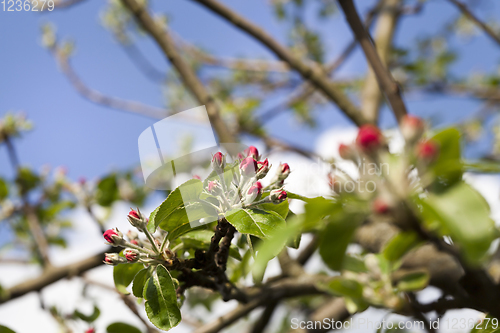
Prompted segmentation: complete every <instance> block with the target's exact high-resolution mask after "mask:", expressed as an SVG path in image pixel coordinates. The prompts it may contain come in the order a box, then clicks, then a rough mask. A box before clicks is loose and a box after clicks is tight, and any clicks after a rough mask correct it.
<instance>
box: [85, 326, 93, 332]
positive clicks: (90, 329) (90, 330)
mask: <svg viewBox="0 0 500 333" xmlns="http://www.w3.org/2000/svg"><path fill="white" fill-rule="evenodd" d="M85 333H95V329H94V328H92V327H91V328H89V329H88V330H86V331H85Z"/></svg>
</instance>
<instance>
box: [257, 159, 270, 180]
mask: <svg viewBox="0 0 500 333" xmlns="http://www.w3.org/2000/svg"><path fill="white" fill-rule="evenodd" d="M257 169H258V170H257V178H259V179H262V178H264V177H265V176H266V175H267V173H268V172H269V161H268V160H267V158H266V159H265V160H264V161H262V162H260V161H259V162H257Z"/></svg>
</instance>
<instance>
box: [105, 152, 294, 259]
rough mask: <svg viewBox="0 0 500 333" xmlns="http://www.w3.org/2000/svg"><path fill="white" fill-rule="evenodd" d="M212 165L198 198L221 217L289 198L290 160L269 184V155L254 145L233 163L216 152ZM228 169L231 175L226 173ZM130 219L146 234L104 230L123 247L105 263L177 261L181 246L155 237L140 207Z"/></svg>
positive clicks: (130, 221)
mask: <svg viewBox="0 0 500 333" xmlns="http://www.w3.org/2000/svg"><path fill="white" fill-rule="evenodd" d="M210 165H211V168H212V169H213V170H214V171H215V173H211V175H212V176H211V177H210V178H209V179H206V180H205V181H203V184H204V185H203V193H202V194H203V199H202V196H200V197H199V198H198V200H199V203H200V204H201V205H202V206H203V207H204V208H207V209H208V210H215V211H216V213H217V214H218V215H219V216H222V215H224V214H225V213H226V212H227V211H229V210H232V209H238V208H241V207H245V208H247V207H248V208H251V207H256V206H257V205H259V204H262V203H274V204H279V203H282V202H283V201H285V200H286V199H287V192H286V191H285V190H283V185H284V181H285V179H286V178H287V177H288V176H289V175H290V166H289V165H288V164H287V163H283V164H280V165H279V166H278V168H277V172H276V174H275V175H274V176H273V178H272V179H271V181H270V184H269V185H268V186H266V187H265V186H264V185H263V184H262V182H261V180H262V179H264V178H265V177H266V176H267V174H268V173H269V170H270V169H271V165H270V163H269V160H268V159H267V158H266V159H264V160H260V154H259V151H258V150H257V148H256V147H254V146H251V147H249V148H248V149H245V151H243V152H241V153H239V154H238V159H237V160H236V161H234V163H233V164H230V165H227V164H226V156H225V155H224V154H223V153H222V152H217V153H215V154H214V155H213V157H212V160H211V164H210ZM228 172H230V174H227V173H228ZM228 175H231V176H232V181H231V182H229V181H228V179H230V178H228V177H225V176H228ZM194 178H195V179H198V178H199V177H194ZM199 180H200V181H201V179H199ZM207 215H208V214H207ZM127 220H128V221H129V223H130V225H132V226H133V227H134V228H135V229H136V230H137V232H139V233H142V234H143V235H144V236H145V237H143V239H142V240H141V238H139V234H138V233H137V232H135V231H129V232H128V233H127V235H126V238H127V239H126V238H125V237H124V236H123V234H122V233H121V232H120V231H119V230H118V229H116V228H115V229H109V230H107V231H106V232H104V235H103V236H104V239H105V240H106V241H107V244H109V245H112V246H117V247H123V248H124V250H123V253H122V255H120V254H116V253H109V254H106V256H105V259H104V263H105V264H107V265H112V266H114V265H117V264H125V263H135V262H139V263H143V264H145V265H156V264H159V263H163V264H164V265H165V266H167V267H168V266H169V265H172V263H173V262H174V261H176V260H177V261H178V258H176V252H175V250H176V249H179V248H178V245H177V246H175V247H174V248H173V249H169V248H168V247H169V241H168V237H167V236H166V235H164V238H163V241H162V242H160V241H159V240H158V239H156V238H155V237H154V236H153V235H152V234H151V232H150V231H149V230H148V223H149V220H148V218H147V217H146V216H145V215H143V214H142V213H141V211H140V210H139V209H131V210H130V212H129V213H128V214H127ZM144 238H145V239H144Z"/></svg>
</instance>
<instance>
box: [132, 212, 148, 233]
mask: <svg viewBox="0 0 500 333" xmlns="http://www.w3.org/2000/svg"><path fill="white" fill-rule="evenodd" d="M127 220H128V221H129V223H130V224H131V225H132V226H133V227H135V228H137V229H139V230H143V229H144V228H145V227H146V226H147V224H148V219H147V218H145V217H143V216H142V215H141V214H140V213H139V212H138V211H136V210H133V209H132V210H131V211H130V212H129V213H128V215H127Z"/></svg>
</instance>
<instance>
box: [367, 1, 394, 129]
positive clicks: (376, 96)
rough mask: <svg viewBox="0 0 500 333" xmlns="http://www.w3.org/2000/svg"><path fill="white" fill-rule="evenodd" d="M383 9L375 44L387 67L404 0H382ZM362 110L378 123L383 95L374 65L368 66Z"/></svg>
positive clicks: (370, 119) (376, 31)
mask: <svg viewBox="0 0 500 333" xmlns="http://www.w3.org/2000/svg"><path fill="white" fill-rule="evenodd" d="M382 2H383V5H382V9H381V13H380V15H379V18H378V20H377V25H376V28H375V41H374V43H375V46H376V50H377V52H378V54H379V56H380V60H381V61H382V63H383V64H384V65H385V66H386V67H387V62H388V58H389V54H390V51H391V47H392V38H393V36H394V31H395V30H396V25H397V22H398V18H399V14H400V6H401V4H402V0H385V1H382ZM361 96H362V107H361V111H362V112H363V114H364V116H365V118H366V119H368V121H370V123H372V124H376V123H377V120H378V115H379V110H380V105H381V104H382V100H383V95H382V92H381V91H380V88H379V86H378V83H377V76H376V75H375V72H374V71H373V69H372V67H371V66H369V67H368V74H367V76H366V80H365V83H364V87H363V91H362V93H361Z"/></svg>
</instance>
